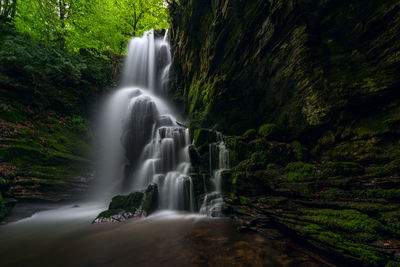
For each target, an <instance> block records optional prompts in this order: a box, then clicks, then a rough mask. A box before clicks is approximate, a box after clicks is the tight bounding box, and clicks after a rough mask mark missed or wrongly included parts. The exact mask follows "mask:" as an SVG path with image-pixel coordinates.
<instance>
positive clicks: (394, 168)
mask: <svg viewBox="0 0 400 267" xmlns="http://www.w3.org/2000/svg"><path fill="white" fill-rule="evenodd" d="M385 168H386V169H388V170H389V171H390V172H392V173H400V159H395V160H393V161H391V162H389V163H388V164H386V165H385Z"/></svg>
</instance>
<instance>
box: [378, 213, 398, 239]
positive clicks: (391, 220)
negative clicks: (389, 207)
mask: <svg viewBox="0 0 400 267" xmlns="http://www.w3.org/2000/svg"><path fill="white" fill-rule="evenodd" d="M379 219H380V220H381V221H382V222H383V223H384V224H385V226H386V228H385V229H386V230H387V231H389V232H391V233H392V234H394V235H396V236H397V237H400V223H399V222H400V211H399V210H395V211H388V212H381V213H379Z"/></svg>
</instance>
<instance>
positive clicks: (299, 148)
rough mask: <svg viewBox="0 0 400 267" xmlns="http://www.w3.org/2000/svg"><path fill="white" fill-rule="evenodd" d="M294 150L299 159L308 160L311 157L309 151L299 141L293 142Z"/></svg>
mask: <svg viewBox="0 0 400 267" xmlns="http://www.w3.org/2000/svg"><path fill="white" fill-rule="evenodd" d="M292 146H293V150H294V153H295V156H296V160H297V161H302V160H307V159H308V157H309V151H308V149H307V148H306V147H304V146H303V145H302V144H301V143H300V142H299V141H294V142H292Z"/></svg>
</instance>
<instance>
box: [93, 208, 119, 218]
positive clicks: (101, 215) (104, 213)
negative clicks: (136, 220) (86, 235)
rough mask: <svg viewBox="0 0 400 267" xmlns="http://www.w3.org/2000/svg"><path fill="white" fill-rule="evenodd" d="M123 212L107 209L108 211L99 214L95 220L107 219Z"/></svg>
mask: <svg viewBox="0 0 400 267" xmlns="http://www.w3.org/2000/svg"><path fill="white" fill-rule="evenodd" d="M124 211H125V210H124V209H109V210H105V211H103V212H101V213H100V214H99V215H98V216H97V217H96V219H97V218H108V217H111V216H114V215H117V214H119V213H121V212H124Z"/></svg>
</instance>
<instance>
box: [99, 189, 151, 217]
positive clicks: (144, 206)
mask: <svg viewBox="0 0 400 267" xmlns="http://www.w3.org/2000/svg"><path fill="white" fill-rule="evenodd" d="M157 199H158V190H157V185H156V184H151V185H149V186H148V187H147V189H146V190H145V191H144V192H134V193H132V194H129V195H127V196H115V197H113V199H112V200H111V203H110V205H109V207H108V210H106V211H103V212H102V213H100V214H99V215H98V216H97V218H96V219H95V220H94V221H93V223H107V222H122V221H126V220H128V219H131V218H142V217H146V216H147V215H149V214H151V213H152V212H153V211H154V210H156V209H157V203H158V200H157Z"/></svg>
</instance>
